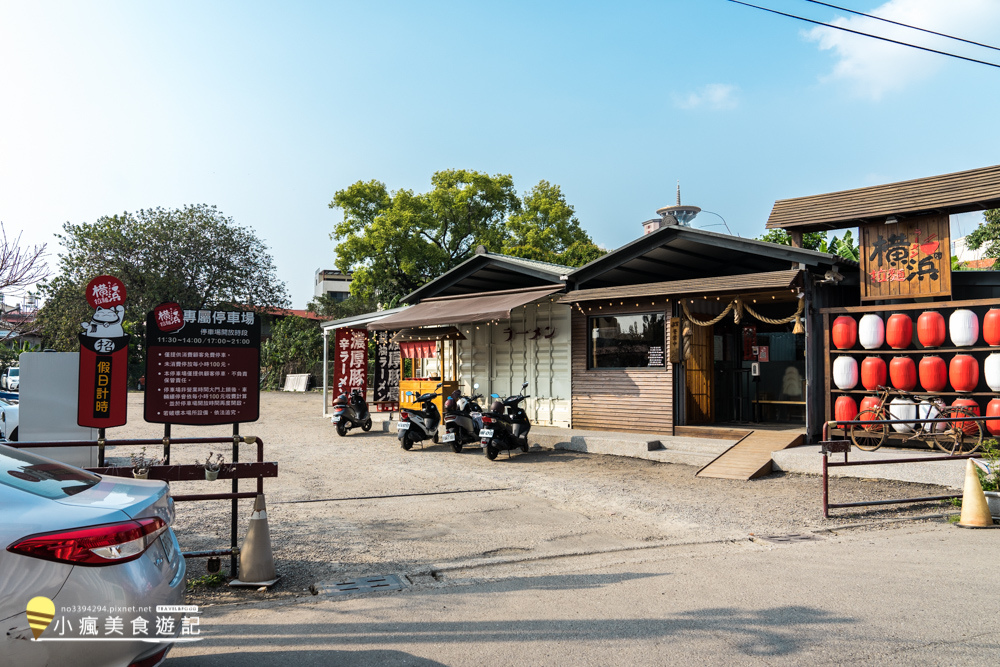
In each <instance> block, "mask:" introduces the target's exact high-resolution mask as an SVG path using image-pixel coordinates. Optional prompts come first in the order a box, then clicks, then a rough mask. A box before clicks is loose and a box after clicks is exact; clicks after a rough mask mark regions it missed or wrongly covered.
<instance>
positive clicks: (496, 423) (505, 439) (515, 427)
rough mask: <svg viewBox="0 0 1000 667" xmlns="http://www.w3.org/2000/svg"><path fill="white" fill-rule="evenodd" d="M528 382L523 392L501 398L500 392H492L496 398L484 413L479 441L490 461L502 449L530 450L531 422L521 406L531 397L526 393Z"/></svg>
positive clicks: (522, 388) (523, 387) (508, 450)
mask: <svg viewBox="0 0 1000 667" xmlns="http://www.w3.org/2000/svg"><path fill="white" fill-rule="evenodd" d="M527 386H528V383H527V382H525V383H524V384H522V385H521V393H520V394H518V395H517V396H508V397H507V398H505V399H503V400H500V395H499V394H490V396H491V397H492V398H494V399H496V400H494V401H493V404H492V405H491V406H490V411H489V412H485V413H483V429H482V430H481V431H479V442H480V444H481V445H482V447H483V449H485V450H486V458H488V459H489V460H490V461H492V460H494V459H495V458H496V457H497V454H499V453H500V450H501V449H506V450H507V452H508V454H507V455H508V456H510V450H512V449H518V448H520V450H521V451H522V452H527V451H528V431H530V430H531V422H529V421H528V414H527V413H526V412H525V411H524V409H523V408H522V407H521V406H520V403H521V401H523V400H524V399H526V398H530V396H529V395H528V394H525V393H524V389H525V387H527Z"/></svg>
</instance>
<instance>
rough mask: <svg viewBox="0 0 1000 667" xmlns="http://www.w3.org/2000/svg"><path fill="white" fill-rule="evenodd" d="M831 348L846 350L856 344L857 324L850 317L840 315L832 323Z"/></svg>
mask: <svg viewBox="0 0 1000 667" xmlns="http://www.w3.org/2000/svg"><path fill="white" fill-rule="evenodd" d="M832 336H833V346H834V347H836V348H837V349H838V350H848V349H850V348H852V347H854V344H855V343H857V342H858V322H857V320H855V319H854V318H853V317H851V316H850V315H841V316H840V317H838V318H837V319H835V320H834V321H833V327H832Z"/></svg>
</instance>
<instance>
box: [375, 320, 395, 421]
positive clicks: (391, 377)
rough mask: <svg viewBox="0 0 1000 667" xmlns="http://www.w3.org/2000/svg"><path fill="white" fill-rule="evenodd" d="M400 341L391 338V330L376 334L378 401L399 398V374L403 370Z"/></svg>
mask: <svg viewBox="0 0 1000 667" xmlns="http://www.w3.org/2000/svg"><path fill="white" fill-rule="evenodd" d="M401 361H402V360H401V354H400V350H399V343H394V342H392V341H391V340H390V335H389V332H387V331H380V332H378V333H377V334H375V383H374V384H375V386H374V398H375V402H376V403H387V402H396V401H398V400H399V376H400V370H401Z"/></svg>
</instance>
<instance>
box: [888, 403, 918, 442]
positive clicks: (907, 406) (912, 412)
mask: <svg viewBox="0 0 1000 667" xmlns="http://www.w3.org/2000/svg"><path fill="white" fill-rule="evenodd" d="M916 418H917V404H916V403H914V402H913V401H912V400H910V399H908V398H904V397H903V396H897V397H896V398H894V399H892V401H890V402H889V419H906V420H910V419H916ZM892 428H893V430H894V431H898V432H899V433H910V432H911V431H913V424H912V423H910V424H906V423H903V424H893V425H892Z"/></svg>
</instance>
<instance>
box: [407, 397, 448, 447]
mask: <svg viewBox="0 0 1000 667" xmlns="http://www.w3.org/2000/svg"><path fill="white" fill-rule="evenodd" d="M441 384H442V383H440V382H438V384H437V386H436V387H435V389H440V388H441ZM406 395H407V396H409V397H410V399H411V400H412V399H413V392H412V391H408V392H406ZM438 396H440V394H438V393H436V392H435V393H430V394H421V395H420V396H418V397H417V399H416V400H417V401H418V402H419V403H420V407H421V408H423V409H422V410H414V409H413V408H400V410H399V423H398V424H396V429H397V430H396V439H397V440H399V444H400V445H402V447H403V449H411V448H412V447H413V443H415V442H423V441H424V440H432V441H434V443H435V444H437V441H438V426H440V425H441V413H440V412H439V411H438V409H437V406H436V405H434V399H435V398H437V397H438Z"/></svg>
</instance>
